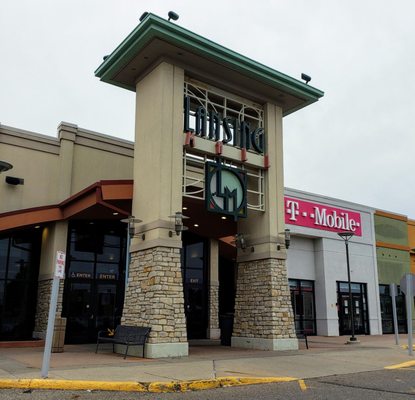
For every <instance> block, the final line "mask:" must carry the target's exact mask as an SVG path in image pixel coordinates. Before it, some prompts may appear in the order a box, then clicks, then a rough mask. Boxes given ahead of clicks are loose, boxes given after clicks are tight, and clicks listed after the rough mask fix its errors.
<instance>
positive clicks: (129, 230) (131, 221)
mask: <svg viewBox="0 0 415 400" xmlns="http://www.w3.org/2000/svg"><path fill="white" fill-rule="evenodd" d="M121 222H124V223H125V224H128V226H127V245H126V246H125V250H126V255H125V288H126V289H127V286H128V276H129V268H130V242H131V238H132V237H134V235H135V226H134V225H135V224H138V223H140V222H143V221H141V219H138V218H135V217H134V216H133V215H130V216H129V217H128V218H124V219H122V220H121ZM143 240H144V239H143Z"/></svg>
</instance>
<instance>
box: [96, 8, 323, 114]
mask: <svg viewBox="0 0 415 400" xmlns="http://www.w3.org/2000/svg"><path fill="white" fill-rule="evenodd" d="M162 61H167V62H171V63H173V64H175V65H178V66H180V67H181V68H183V69H184V70H185V73H186V75H187V76H189V77H191V78H194V79H199V80H201V81H204V82H206V83H210V84H212V85H215V86H218V87H220V88H223V89H227V90H229V91H232V92H234V93H237V94H240V95H242V96H248V97H249V98H251V99H252V100H254V101H257V102H259V103H264V102H266V101H271V102H274V103H276V104H278V105H279V106H281V107H282V109H283V112H284V115H288V114H290V113H292V112H294V111H296V110H299V109H301V108H303V107H306V106H307V105H309V104H311V103H314V102H315V101H317V100H318V99H319V98H320V97H322V96H323V95H324V93H323V92H322V91H321V90H318V89H316V88H313V87H312V86H309V85H306V84H305V83H303V82H301V81H299V80H297V79H294V78H292V77H290V76H288V75H285V74H283V73H281V72H278V71H276V70H274V69H272V68H269V67H267V66H265V65H263V64H260V63H258V62H256V61H253V60H251V59H249V58H247V57H245V56H242V55H240V54H238V53H236V52H234V51H232V50H229V49H227V48H225V47H223V46H220V45H218V44H217V43H214V42H212V41H210V40H208V39H205V38H204V37H201V36H199V35H196V34H195V33H193V32H190V31H189V30H187V29H184V28H182V27H181V26H179V25H176V24H174V23H172V22H169V21H167V20H165V19H163V18H160V17H158V16H157V15H154V14H150V13H149V14H148V15H147V16H146V17H145V19H144V20H143V21H142V22H141V23H140V24H139V25H138V26H137V27H136V28H135V29H134V30H133V32H131V33H130V35H128V37H127V38H126V39H125V40H124V41H123V42H122V43H121V44H120V45H119V46H118V47H117V48H116V49H115V50H114V51H113V52H112V53H111V54H110V55H109V56H108V57H106V58H105V60H104V62H103V63H102V64H101V65H100V66H99V67H98V69H97V70H96V71H95V76H97V77H99V78H100V79H101V80H102V81H104V82H107V83H110V84H113V85H116V86H120V87H123V88H125V89H129V90H132V91H135V88H136V82H137V80H139V79H140V78H141V77H142V76H144V75H145V74H147V73H148V72H149V71H151V69H152V68H154V67H155V66H156V65H157V64H158V63H160V62H162Z"/></svg>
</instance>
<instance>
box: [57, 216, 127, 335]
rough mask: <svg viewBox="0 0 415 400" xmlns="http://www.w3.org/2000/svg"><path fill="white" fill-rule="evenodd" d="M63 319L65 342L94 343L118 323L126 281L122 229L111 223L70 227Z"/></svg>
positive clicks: (73, 224) (80, 224)
mask: <svg viewBox="0 0 415 400" xmlns="http://www.w3.org/2000/svg"><path fill="white" fill-rule="evenodd" d="M68 253H69V254H68V257H67V268H66V279H65V290H64V303H63V312H62V315H63V316H64V317H66V318H67V322H66V342H67V343H90V342H95V341H96V337H97V332H98V331H99V330H106V329H114V328H115V327H116V326H117V325H118V324H119V323H120V321H121V315H122V307H123V299H124V280H125V261H124V260H125V227H123V226H122V225H120V224H118V223H116V224H114V223H112V222H105V223H104V222H95V221H94V222H93V223H85V222H82V223H72V224H71V225H70V228H69V244H68Z"/></svg>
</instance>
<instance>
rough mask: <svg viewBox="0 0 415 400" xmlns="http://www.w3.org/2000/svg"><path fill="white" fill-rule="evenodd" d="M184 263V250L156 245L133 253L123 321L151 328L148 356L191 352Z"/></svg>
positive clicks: (126, 323)
mask: <svg viewBox="0 0 415 400" xmlns="http://www.w3.org/2000/svg"><path fill="white" fill-rule="evenodd" d="M180 265H181V264H180V249H175V248H169V247H155V248H152V249H147V250H143V251H138V252H135V253H133V254H132V255H131V263H130V271H129V284H128V287H127V290H126V293H125V300H124V312H123V318H122V323H123V324H125V325H134V326H150V327H151V335H150V338H149V340H148V344H147V346H146V353H145V355H146V357H149V358H156V357H159V356H162V357H168V356H170V355H175V356H177V355H180V354H181V355H187V335H186V321H185V318H184V300H183V285H182V273H181V269H180ZM166 344H168V345H166ZM172 344H174V345H173V346H171V345H172ZM170 349H173V352H172V351H171V350H170Z"/></svg>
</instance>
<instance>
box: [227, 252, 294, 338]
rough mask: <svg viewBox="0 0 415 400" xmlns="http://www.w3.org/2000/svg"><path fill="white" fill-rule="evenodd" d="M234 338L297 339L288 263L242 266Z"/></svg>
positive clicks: (254, 263) (267, 261) (237, 295)
mask: <svg viewBox="0 0 415 400" xmlns="http://www.w3.org/2000/svg"><path fill="white" fill-rule="evenodd" d="M233 336H238V337H255V338H261V339H287V338H296V334H295V330H294V320H293V314H292V306H291V299H290V291H289V287H288V279H287V271H286V268H285V261H284V260H279V259H264V260H257V261H251V262H242V263H239V264H238V284H237V293H236V299H235V319H234V328H233Z"/></svg>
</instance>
